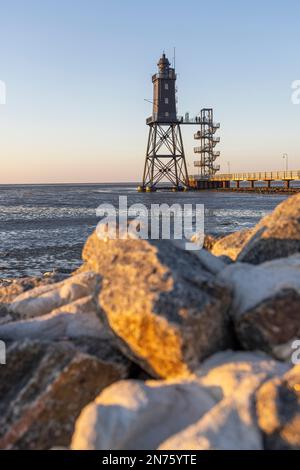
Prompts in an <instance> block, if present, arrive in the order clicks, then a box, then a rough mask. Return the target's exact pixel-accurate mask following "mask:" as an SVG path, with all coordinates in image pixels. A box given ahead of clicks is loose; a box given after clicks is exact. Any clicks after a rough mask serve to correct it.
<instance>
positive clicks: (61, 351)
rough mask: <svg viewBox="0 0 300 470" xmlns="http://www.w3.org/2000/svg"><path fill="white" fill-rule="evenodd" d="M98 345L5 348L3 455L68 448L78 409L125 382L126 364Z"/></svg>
mask: <svg viewBox="0 0 300 470" xmlns="http://www.w3.org/2000/svg"><path fill="white" fill-rule="evenodd" d="M100 343H101V342H100V341H99V340H97V341H96V345H95V344H94V343H93V341H92V340H91V339H89V340H88V341H84V346H81V345H80V342H79V343H77V345H76V346H75V345H74V344H72V343H70V342H56V343H51V342H41V341H29V340H27V341H23V342H18V343H12V344H11V345H10V346H9V347H8V349H7V366H6V367H1V369H0V377H1V380H0V394H1V403H0V448H1V449H28V450H29V449H50V448H51V447H53V446H57V445H59V446H61V445H62V446H68V445H69V443H70V439H71V436H72V433H73V428H74V423H75V420H76V418H77V417H78V415H79V413H80V411H81V410H82V408H83V407H84V406H85V405H86V404H87V403H89V402H90V401H91V400H93V399H94V398H95V397H96V396H97V395H98V394H99V393H100V392H101V391H102V390H103V389H104V388H105V387H107V386H108V385H110V384H111V383H113V382H115V381H117V380H120V379H122V378H126V377H127V376H128V370H129V362H128V361H127V360H126V359H125V358H124V357H123V356H121V355H120V354H119V353H118V352H117V351H116V350H115V349H114V348H113V347H112V346H111V345H110V343H108V342H102V344H101V345H100ZM84 348H85V349H86V350H93V352H96V354H93V355H92V354H89V353H87V352H83V350H84ZM81 349H82V350H81Z"/></svg>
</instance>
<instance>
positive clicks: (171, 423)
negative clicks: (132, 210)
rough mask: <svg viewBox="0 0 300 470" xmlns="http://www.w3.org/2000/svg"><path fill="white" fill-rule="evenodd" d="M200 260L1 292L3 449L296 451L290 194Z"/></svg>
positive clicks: (103, 263) (108, 268)
mask: <svg viewBox="0 0 300 470" xmlns="http://www.w3.org/2000/svg"><path fill="white" fill-rule="evenodd" d="M205 246H206V248H204V249H202V250H200V251H185V250H184V249H183V248H182V247H181V245H180V244H175V243H173V242H172V241H168V240H161V241H148V240H136V239H127V240H100V239H99V238H98V237H97V234H96V233H94V234H93V235H91V237H90V238H89V239H88V240H87V242H86V244H85V247H84V250H83V264H82V267H81V268H80V269H79V270H78V271H77V272H76V273H74V274H73V275H72V276H70V277H68V278H63V279H58V278H55V277H46V278H42V279H23V280H15V281H14V282H5V283H3V284H2V285H0V339H1V340H2V341H4V342H5V344H6V365H1V366H0V377H1V380H0V393H1V403H0V408H1V413H0V424H1V426H0V448H1V449H51V448H53V447H57V446H63V447H66V448H71V449H193V450H194V449H199V450H201V449H258V450H259V449H300V364H297V362H299V363H300V352H299V354H297V350H296V349H295V345H296V347H297V340H300V194H298V195H296V196H293V197H291V198H289V199H288V200H286V201H284V202H283V203H282V204H280V205H279V206H278V207H277V208H276V209H275V211H274V212H273V213H272V214H271V215H269V216H267V217H265V218H264V219H262V220H261V221H260V222H259V224H258V225H257V226H256V227H254V228H253V229H251V230H249V231H242V232H237V233H234V234H231V235H229V236H227V237H224V238H222V239H217V240H215V239H212V237H209V239H208V240H206V243H205ZM298 348H299V350H300V341H299V345H298ZM298 359H299V361H298Z"/></svg>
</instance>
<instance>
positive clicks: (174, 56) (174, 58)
mask: <svg viewBox="0 0 300 470" xmlns="http://www.w3.org/2000/svg"><path fill="white" fill-rule="evenodd" d="M175 61H176V47H174V55H173V63H174V70H175V68H176V63H175Z"/></svg>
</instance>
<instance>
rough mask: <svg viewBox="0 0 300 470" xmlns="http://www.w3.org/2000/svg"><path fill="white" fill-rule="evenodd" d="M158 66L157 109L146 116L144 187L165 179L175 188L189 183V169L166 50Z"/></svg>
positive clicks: (155, 80)
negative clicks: (146, 141)
mask: <svg viewBox="0 0 300 470" xmlns="http://www.w3.org/2000/svg"><path fill="white" fill-rule="evenodd" d="M157 67H158V70H157V73H155V74H154V75H153V76H152V83H153V110H152V116H150V117H149V118H148V119H147V120H146V124H147V125H148V126H149V135H148V144H147V150H146V158H145V165H144V172H143V182H142V185H141V186H140V190H142V191H155V190H156V189H158V187H159V186H160V184H161V183H163V182H165V183H167V184H168V187H170V188H171V189H173V190H182V189H185V188H187V187H188V185H189V183H188V173H187V166H186V160H185V154H184V147H183V141H182V134H181V128H180V120H179V119H178V118H177V111H176V73H175V67H171V64H170V62H169V60H168V58H167V57H166V55H165V53H163V54H162V56H161V58H160V59H159V61H158V64H157Z"/></svg>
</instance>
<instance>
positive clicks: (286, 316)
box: [218, 254, 300, 359]
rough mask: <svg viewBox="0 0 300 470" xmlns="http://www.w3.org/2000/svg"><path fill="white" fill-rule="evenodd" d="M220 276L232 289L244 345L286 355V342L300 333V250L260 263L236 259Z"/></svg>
mask: <svg viewBox="0 0 300 470" xmlns="http://www.w3.org/2000/svg"><path fill="white" fill-rule="evenodd" d="M218 279H219V280H220V281H221V282H227V283H228V286H230V287H231V288H232V290H233V304H232V308H231V315H232V317H233V320H234V324H235V329H236V333H237V336H238V339H239V341H240V343H241V344H242V346H243V347H244V348H245V349H260V350H263V351H266V352H268V353H270V354H273V355H274V356H275V357H278V358H280V359H281V358H282V355H283V354H285V355H286V351H285V352H284V349H286V348H283V346H284V345H286V343H288V342H291V341H292V340H293V339H296V338H298V337H300V317H299V311H300V254H296V255H293V256H290V257H289V258H283V259H278V260H273V261H269V262H266V263H263V264H261V265H259V266H253V265H250V264H246V263H237V264H234V265H231V266H228V267H227V268H226V269H225V270H223V271H222V272H221V273H220V274H219V275H218ZM291 353H292V351H291ZM291 353H290V354H291Z"/></svg>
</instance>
